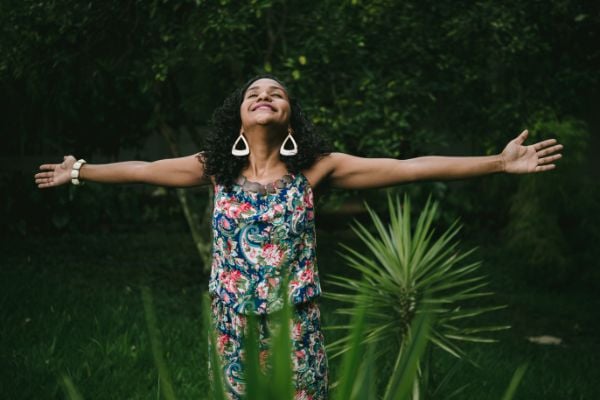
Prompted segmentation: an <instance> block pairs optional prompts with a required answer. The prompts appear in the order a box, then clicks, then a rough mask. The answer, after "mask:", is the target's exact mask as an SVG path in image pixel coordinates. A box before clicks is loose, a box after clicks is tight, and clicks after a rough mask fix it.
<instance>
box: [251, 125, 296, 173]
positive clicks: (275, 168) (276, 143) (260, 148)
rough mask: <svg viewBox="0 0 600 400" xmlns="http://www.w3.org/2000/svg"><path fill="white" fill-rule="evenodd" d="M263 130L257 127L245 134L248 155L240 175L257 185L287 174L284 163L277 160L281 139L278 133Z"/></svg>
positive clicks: (263, 128)
mask: <svg viewBox="0 0 600 400" xmlns="http://www.w3.org/2000/svg"><path fill="white" fill-rule="evenodd" d="M265 128H267V127H262V126H259V127H256V128H255V129H252V130H250V131H247V132H246V138H247V140H248V144H249V147H250V155H249V156H248V166H247V167H245V168H244V169H243V170H242V175H244V176H245V177H246V178H247V179H248V180H251V181H254V182H259V183H263V182H267V183H268V182H271V181H273V180H274V179H277V178H280V177H281V176H283V175H285V174H286V173H287V167H286V165H285V163H284V162H283V161H281V159H280V158H279V148H280V147H281V143H282V141H283V137H282V136H281V133H280V132H270V131H269V130H268V129H265Z"/></svg>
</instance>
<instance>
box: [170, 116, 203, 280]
mask: <svg viewBox="0 0 600 400" xmlns="http://www.w3.org/2000/svg"><path fill="white" fill-rule="evenodd" d="M160 133H161V135H162V136H163V138H164V139H165V141H166V142H167V145H168V146H169V151H170V152H171V155H173V157H181V151H180V150H179V145H178V144H177V139H176V137H175V133H174V132H173V129H172V128H171V127H170V126H169V125H167V124H166V123H164V122H163V123H161V124H160ZM176 192H177V199H178V200H179V205H180V206H181V209H182V210H183V215H184V216H185V220H186V222H187V224H188V227H189V228H190V233H191V234H192V240H193V241H194V244H195V246H196V250H197V251H198V254H199V255H200V259H201V260H202V264H203V270H204V272H205V273H208V272H209V271H210V265H211V262H210V260H211V251H210V250H211V233H210V229H209V227H208V224H206V221H207V220H208V218H209V217H210V214H211V211H212V203H213V201H212V199H213V195H212V189H211V188H208V189H207V196H208V201H207V203H206V208H205V209H204V212H203V213H202V215H201V216H200V215H198V213H196V212H194V211H193V208H192V207H190V201H189V198H188V194H187V192H186V191H185V190H184V189H179V188H178V189H176Z"/></svg>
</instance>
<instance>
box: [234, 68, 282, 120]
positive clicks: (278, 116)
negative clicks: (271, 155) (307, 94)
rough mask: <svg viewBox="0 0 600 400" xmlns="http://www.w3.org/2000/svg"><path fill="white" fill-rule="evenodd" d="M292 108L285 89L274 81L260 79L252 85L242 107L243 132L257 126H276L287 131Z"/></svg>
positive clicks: (246, 93) (247, 91)
mask: <svg viewBox="0 0 600 400" xmlns="http://www.w3.org/2000/svg"><path fill="white" fill-rule="evenodd" d="M290 116H291V106H290V100H289V97H288V94H287V92H286V91H285V88H284V87H283V86H282V85H281V84H280V83H279V82H277V81H275V80H273V79H268V78H263V79H258V80H256V81H254V82H252V83H251V84H250V86H249V87H248V89H246V92H245V93H244V97H243V100H242V104H241V106H240V117H241V119H242V130H244V131H246V130H248V129H250V128H252V127H253V126H255V125H261V126H266V125H274V126H280V127H282V129H285V130H287V127H288V126H289V123H290Z"/></svg>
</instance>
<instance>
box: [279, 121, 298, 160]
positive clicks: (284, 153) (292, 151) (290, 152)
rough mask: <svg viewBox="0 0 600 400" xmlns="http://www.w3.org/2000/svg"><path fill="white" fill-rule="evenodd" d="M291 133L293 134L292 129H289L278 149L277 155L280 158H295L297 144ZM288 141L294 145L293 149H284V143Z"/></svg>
mask: <svg viewBox="0 0 600 400" xmlns="http://www.w3.org/2000/svg"><path fill="white" fill-rule="evenodd" d="M292 132H294V131H293V130H292V128H289V129H288V135H287V137H286V138H285V140H284V141H283V143H281V147H280V148H279V154H281V155H282V156H295V155H296V154H298V144H297V143H296V141H295V140H294V137H293V136H292ZM288 140H291V141H292V144H293V145H294V147H293V148H292V149H289V150H288V149H286V148H285V143H286V142H287V141H288Z"/></svg>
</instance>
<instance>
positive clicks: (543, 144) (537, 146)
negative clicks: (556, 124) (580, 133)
mask: <svg viewBox="0 0 600 400" xmlns="http://www.w3.org/2000/svg"><path fill="white" fill-rule="evenodd" d="M555 143H556V139H548V140H544V141H541V142H537V143H536V144H534V145H533V148H534V149H536V150H541V149H543V148H545V147H548V146H552V145H553V144H555Z"/></svg>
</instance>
